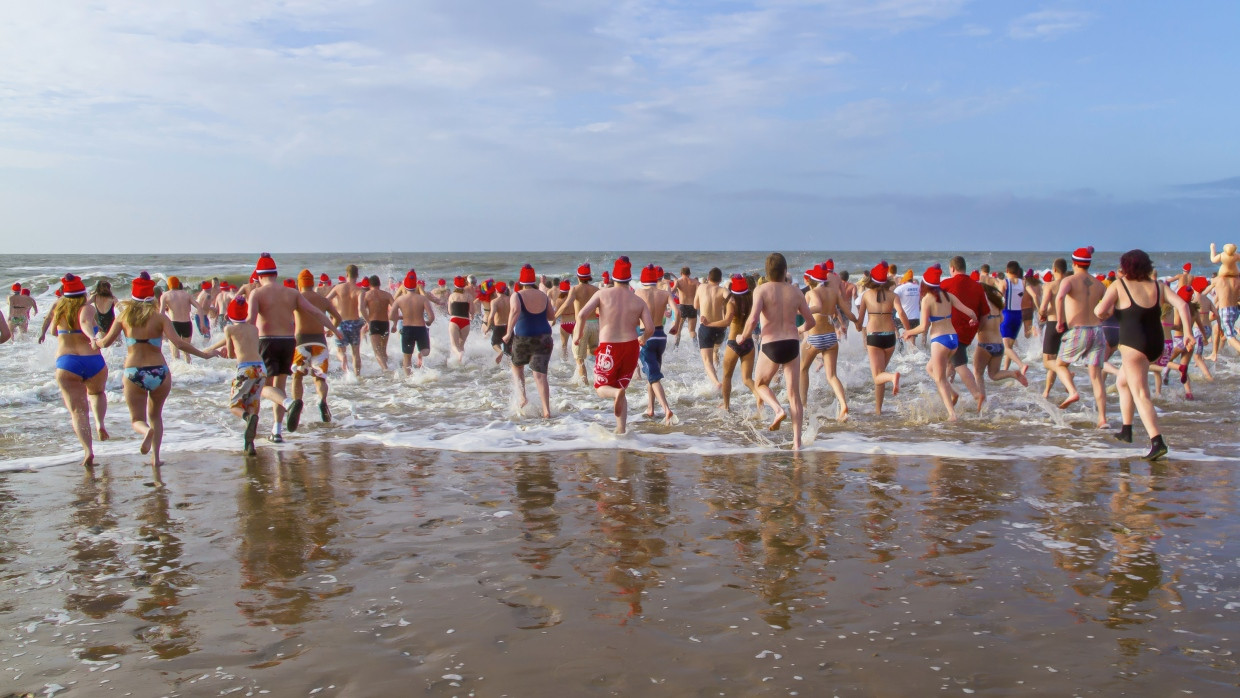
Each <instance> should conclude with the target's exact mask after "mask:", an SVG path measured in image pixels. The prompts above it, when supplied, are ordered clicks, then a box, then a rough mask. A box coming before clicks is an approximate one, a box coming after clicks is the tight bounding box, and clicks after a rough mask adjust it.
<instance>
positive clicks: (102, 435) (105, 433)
mask: <svg viewBox="0 0 1240 698" xmlns="http://www.w3.org/2000/svg"><path fill="white" fill-rule="evenodd" d="M109 438H111V437H110V436H108V430H107V429H104V428H103V425H102V424H100V425H99V440H100V441H107V440H108V439H109Z"/></svg>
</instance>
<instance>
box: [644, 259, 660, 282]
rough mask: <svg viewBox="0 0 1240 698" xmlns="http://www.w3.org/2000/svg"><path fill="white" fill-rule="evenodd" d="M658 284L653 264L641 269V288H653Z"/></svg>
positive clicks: (657, 273) (656, 272)
mask: <svg viewBox="0 0 1240 698" xmlns="http://www.w3.org/2000/svg"><path fill="white" fill-rule="evenodd" d="M657 283H659V272H658V271H657V270H656V269H655V268H654V265H653V264H649V265H646V266H645V267H642V286H654V285H655V284H657Z"/></svg>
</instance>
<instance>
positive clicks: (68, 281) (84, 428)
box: [39, 274, 108, 470]
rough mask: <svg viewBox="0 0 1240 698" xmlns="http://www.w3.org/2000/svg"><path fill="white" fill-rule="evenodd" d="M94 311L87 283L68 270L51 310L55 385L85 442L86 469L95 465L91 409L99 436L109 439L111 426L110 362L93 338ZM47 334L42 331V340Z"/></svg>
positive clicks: (83, 464)
mask: <svg viewBox="0 0 1240 698" xmlns="http://www.w3.org/2000/svg"><path fill="white" fill-rule="evenodd" d="M95 315H96V313H95V306H93V305H91V304H90V303H87V302H86V284H84V283H83V282H82V279H81V278H79V277H77V276H74V275H73V274H65V276H64V277H63V278H62V279H61V280H60V300H58V301H56V304H55V305H53V306H52V310H51V312H49V313H48V318H49V319H50V322H49V323H48V324H49V326H50V328H51V329H52V330H54V331H55V333H56V385H57V386H59V387H60V395H61V398H63V399H64V402H65V408H66V409H68V410H69V418H70V419H71V420H72V422H73V432H74V433H75V434H77V438H78V442H79V443H81V444H82V452H83V456H82V467H84V468H86V469H87V470H90V469H91V468H93V467H94V465H95V451H94V445H93V439H92V437H91V425H90V414H91V413H94V416H95V424H96V425H97V430H98V431H97V433H98V436H99V440H100V441H107V440H108V430H107V429H106V428H104V426H103V419H104V417H105V416H107V412H108V395H107V393H105V392H104V389H105V388H106V387H107V383H108V365H107V363H105V362H104V360H103V355H102V354H100V353H99V346H98V345H97V344H95V342H94V339H93V337H94V335H95V333H96V332H97V329H96V328H97V327H98V323H97V321H96V318H95ZM44 336H45V335H40V337H39V343H40V344H42V343H43V338H44ZM88 405H89V412H88V411H87V409H88Z"/></svg>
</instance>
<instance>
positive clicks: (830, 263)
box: [822, 259, 835, 272]
mask: <svg viewBox="0 0 1240 698" xmlns="http://www.w3.org/2000/svg"><path fill="white" fill-rule="evenodd" d="M822 268H823V269H826V270H827V271H828V272H832V271H835V260H834V259H828V260H827V261H825V262H823V263H822Z"/></svg>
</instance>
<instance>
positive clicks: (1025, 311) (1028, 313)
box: [1020, 308, 1033, 323]
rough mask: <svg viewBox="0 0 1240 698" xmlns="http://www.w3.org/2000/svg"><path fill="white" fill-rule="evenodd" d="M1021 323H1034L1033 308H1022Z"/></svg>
mask: <svg viewBox="0 0 1240 698" xmlns="http://www.w3.org/2000/svg"><path fill="white" fill-rule="evenodd" d="M1020 321H1021V322H1024V323H1030V322H1033V308H1021V309H1020Z"/></svg>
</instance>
